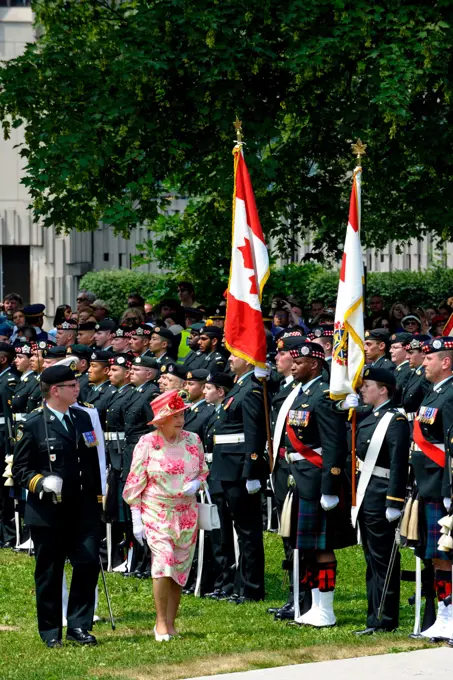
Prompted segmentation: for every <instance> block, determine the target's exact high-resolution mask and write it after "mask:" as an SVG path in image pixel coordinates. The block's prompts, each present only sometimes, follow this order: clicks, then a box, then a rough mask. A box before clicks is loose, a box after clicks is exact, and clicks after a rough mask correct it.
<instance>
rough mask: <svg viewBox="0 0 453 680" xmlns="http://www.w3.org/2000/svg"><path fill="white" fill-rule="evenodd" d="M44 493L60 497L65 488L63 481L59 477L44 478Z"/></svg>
mask: <svg viewBox="0 0 453 680" xmlns="http://www.w3.org/2000/svg"><path fill="white" fill-rule="evenodd" d="M42 488H43V491H46V492H47V493H54V494H55V495H56V496H60V494H61V490H62V488H63V480H62V478H61V477H58V475H49V476H48V477H44V479H43V482H42Z"/></svg>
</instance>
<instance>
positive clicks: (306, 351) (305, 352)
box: [300, 347, 310, 356]
mask: <svg viewBox="0 0 453 680" xmlns="http://www.w3.org/2000/svg"><path fill="white" fill-rule="evenodd" d="M300 351H301V353H302V354H303V355H304V356H307V354H310V348H309V347H302V349H301V350H300Z"/></svg>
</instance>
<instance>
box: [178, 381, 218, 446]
mask: <svg viewBox="0 0 453 680" xmlns="http://www.w3.org/2000/svg"><path fill="white" fill-rule="evenodd" d="M208 376H209V372H208V371H206V370H205V369H204V368H198V369H195V370H193V371H187V373H186V376H185V377H186V380H185V383H184V390H185V391H186V392H187V394H188V397H189V399H188V401H190V408H189V409H187V411H185V412H184V429H185V430H188V431H189V432H195V434H197V435H198V436H199V437H200V439H201V440H202V441H203V431H204V426H205V423H206V422H207V420H209V418H210V417H211V415H212V412H213V410H214V407H213V406H212V405H211V404H208V402H207V401H206V399H205V398H204V396H203V390H204V386H205V384H206V379H207V378H208Z"/></svg>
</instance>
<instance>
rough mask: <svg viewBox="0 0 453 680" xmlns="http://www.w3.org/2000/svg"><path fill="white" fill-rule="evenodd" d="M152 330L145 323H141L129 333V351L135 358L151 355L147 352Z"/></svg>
mask: <svg viewBox="0 0 453 680" xmlns="http://www.w3.org/2000/svg"><path fill="white" fill-rule="evenodd" d="M152 332H153V329H152V328H151V326H150V325H149V324H147V323H142V324H140V325H139V326H137V328H132V330H131V331H130V339H129V346H130V351H131V352H132V354H133V355H134V356H136V357H142V356H147V355H151V352H150V350H149V340H150V338H151V333H152Z"/></svg>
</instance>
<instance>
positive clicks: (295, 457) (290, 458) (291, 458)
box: [286, 453, 305, 463]
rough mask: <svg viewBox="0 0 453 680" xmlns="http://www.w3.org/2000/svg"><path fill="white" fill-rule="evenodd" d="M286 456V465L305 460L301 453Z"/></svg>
mask: <svg viewBox="0 0 453 680" xmlns="http://www.w3.org/2000/svg"><path fill="white" fill-rule="evenodd" d="M286 456H287V458H286V460H287V461H288V463H297V461H298V460H305V456H303V455H302V454H301V453H287V454H286Z"/></svg>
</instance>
